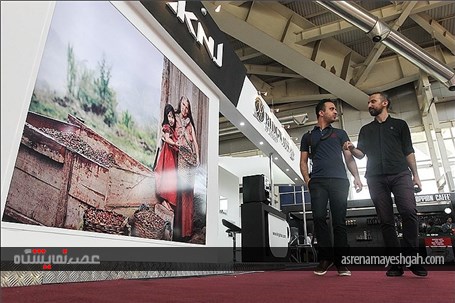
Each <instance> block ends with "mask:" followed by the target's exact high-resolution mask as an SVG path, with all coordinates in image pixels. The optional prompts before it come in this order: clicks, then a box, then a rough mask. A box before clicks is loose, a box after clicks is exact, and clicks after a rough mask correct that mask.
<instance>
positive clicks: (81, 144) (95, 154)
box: [39, 127, 116, 167]
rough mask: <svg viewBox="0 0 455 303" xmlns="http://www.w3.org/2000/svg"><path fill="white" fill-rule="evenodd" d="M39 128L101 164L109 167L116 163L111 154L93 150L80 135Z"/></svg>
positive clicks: (71, 148)
mask: <svg viewBox="0 0 455 303" xmlns="http://www.w3.org/2000/svg"><path fill="white" fill-rule="evenodd" d="M39 129H40V130H41V131H42V132H44V133H46V134H48V135H49V136H51V137H52V138H54V139H55V140H56V141H57V142H59V143H60V144H63V145H65V146H66V147H68V148H69V149H70V150H72V151H74V152H77V153H80V154H82V155H84V156H86V157H87V158H89V159H91V160H93V161H95V162H97V163H99V164H101V165H104V166H106V167H111V166H113V165H115V164H116V163H115V159H114V155H113V154H111V153H107V152H105V151H102V150H95V149H94V148H92V147H91V146H90V145H89V144H88V143H87V142H85V141H84V140H82V138H81V136H80V135H77V134H75V133H70V132H61V131H59V130H56V129H52V128H47V127H40V128H39Z"/></svg>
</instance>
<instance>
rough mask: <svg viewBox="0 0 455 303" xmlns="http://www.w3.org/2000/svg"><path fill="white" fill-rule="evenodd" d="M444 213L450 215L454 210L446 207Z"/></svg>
mask: <svg viewBox="0 0 455 303" xmlns="http://www.w3.org/2000/svg"><path fill="white" fill-rule="evenodd" d="M444 212H445V213H446V214H450V213H452V209H451V208H450V207H446V209H444Z"/></svg>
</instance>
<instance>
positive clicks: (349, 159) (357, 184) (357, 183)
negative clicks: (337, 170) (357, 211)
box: [343, 149, 363, 192]
mask: <svg viewBox="0 0 455 303" xmlns="http://www.w3.org/2000/svg"><path fill="white" fill-rule="evenodd" d="M343 156H344V159H345V161H346V166H347V167H348V169H349V171H350V172H351V174H352V175H353V176H354V188H355V191H356V192H360V191H361V190H362V188H363V184H362V181H361V180H360V176H359V170H358V168H357V163H355V160H354V157H353V156H352V153H351V152H350V151H349V150H346V149H345V150H343Z"/></svg>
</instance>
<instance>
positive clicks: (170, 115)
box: [155, 104, 178, 211]
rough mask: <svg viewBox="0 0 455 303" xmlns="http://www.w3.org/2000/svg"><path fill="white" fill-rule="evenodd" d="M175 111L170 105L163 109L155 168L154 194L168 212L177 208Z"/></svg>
mask: <svg viewBox="0 0 455 303" xmlns="http://www.w3.org/2000/svg"><path fill="white" fill-rule="evenodd" d="M175 122H176V121H175V111H174V107H172V105H171V104H166V106H165V107H164V117H163V123H162V133H163V134H162V137H161V140H162V147H161V151H160V154H159V156H158V160H157V162H156V166H155V187H156V194H157V195H158V197H159V199H160V200H161V201H162V202H161V203H162V205H163V206H164V207H166V208H167V209H168V210H170V211H174V209H175V208H176V207H177V153H178V145H177V133H176V131H175Z"/></svg>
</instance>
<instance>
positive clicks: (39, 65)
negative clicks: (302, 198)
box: [1, 1, 302, 286]
mask: <svg viewBox="0 0 455 303" xmlns="http://www.w3.org/2000/svg"><path fill="white" fill-rule="evenodd" d="M2 8H3V6H2ZM4 9H6V10H7V13H5V14H4V16H5V18H4V20H2V23H3V25H2V27H3V28H4V29H5V30H4V31H3V30H2V74H4V75H8V77H2V88H4V89H2V100H3V101H2V196H1V199H2V200H1V211H2V224H1V235H2V240H1V241H2V261H3V260H4V259H3V258H8V259H5V260H8V261H12V260H13V259H14V261H17V262H14V265H16V266H19V267H18V268H21V267H20V266H24V265H26V264H28V265H30V266H38V267H34V268H39V269H40V272H41V274H40V276H39V277H38V278H36V279H31V280H28V282H24V281H22V282H20V283H32V284H41V283H56V282H67V281H74V280H76V281H79V280H84V279H87V278H86V277H85V278H84V276H83V275H82V274H76V277H75V276H74V273H75V272H74V271H73V272H72V275H70V273H69V272H68V275H66V276H65V275H63V277H62V275H60V276H59V277H57V276H58V275H55V274H54V275H53V274H52V272H51V270H55V269H58V264H60V265H62V264H63V263H58V262H55V260H54V263H53V264H52V262H44V263H43V262H38V261H36V258H35V257H36V254H39V253H41V254H43V255H44V256H42V257H48V256H49V254H53V256H55V255H58V256H59V257H66V256H67V254H68V252H74V253H76V252H78V253H84V250H83V249H84V248H92V249H94V248H99V250H90V251H85V254H87V253H88V252H90V254H92V255H93V256H98V257H99V260H101V261H104V260H107V261H109V262H127V261H129V262H164V261H165V262H171V263H172V262H181V263H182V262H183V263H185V262H186V263H210V264H218V263H223V262H226V263H230V262H231V261H232V255H231V251H230V250H229V253H228V254H227V255H226V254H225V251H224V250H223V249H221V250H219V253H214V252H215V251H214V250H198V253H197V254H196V253H194V254H190V256H187V257H183V258H182V255H181V254H176V255H175V256H174V255H173V254H172V253H169V252H174V250H173V249H178V248H191V249H193V248H194V249H199V248H214V247H221V248H225V247H229V248H230V247H231V246H232V239H231V238H229V235H228V233H226V231H225V230H226V227H225V226H224V225H223V224H222V219H226V220H228V221H230V222H234V224H237V225H239V226H241V222H240V221H241V218H243V215H241V210H240V204H241V202H242V201H241V195H240V194H239V185H240V184H241V181H240V180H239V177H238V176H235V175H234V174H232V173H230V172H229V171H227V170H226V169H224V168H223V167H221V166H220V165H219V157H218V130H219V113H221V114H223V116H224V117H226V118H227V119H228V120H229V121H230V122H231V123H232V124H233V125H234V126H236V127H237V128H238V129H239V130H240V131H241V132H242V133H243V134H244V135H245V136H246V137H247V138H248V139H249V140H250V141H251V142H252V143H253V144H254V145H256V146H257V148H258V149H260V150H261V151H262V152H263V153H264V155H267V157H266V159H267V161H268V166H269V167H268V170H267V173H268V174H265V175H264V174H263V173H261V172H260V171H259V169H258V172H257V173H256V174H258V175H260V176H263V177H265V179H264V180H263V181H264V182H265V183H266V185H267V188H268V190H271V191H272V193H271V194H272V196H273V187H274V180H273V179H274V177H273V174H272V173H271V172H272V171H275V170H279V171H280V174H281V175H283V176H284V178H285V179H286V178H287V179H286V180H290V181H291V182H293V183H296V184H301V183H302V179H301V177H300V172H299V164H298V159H299V150H298V147H297V146H296V145H295V143H294V142H292V140H291V138H290V137H289V135H288V134H287V132H286V131H285V130H284V128H283V127H282V126H281V124H280V122H279V121H278V119H277V118H276V117H275V116H274V115H273V113H271V111H270V108H269V107H268V105H267V103H266V102H265V101H264V99H263V98H262V96H261V93H260V92H258V91H257V90H256V89H255V88H254V86H253V84H252V83H251V82H250V81H249V79H248V78H247V77H246V72H245V69H244V67H243V65H242V64H241V62H240V61H239V59H238V57H237V56H236V54H235V53H234V51H233V50H232V49H231V48H230V46H229V43H228V42H227V40H226V38H225V35H224V33H222V32H221V31H220V30H219V29H218V27H217V26H216V24H215V23H214V22H213V20H212V19H211V17H210V14H209V13H208V12H207V8H205V7H204V6H203V5H202V4H201V3H200V2H196V1H191V2H185V1H179V2H170V3H166V2H161V1H157V2H155V1H144V2H129V1H125V2H97V3H88V2H87V3H85V2H36V3H22V2H18V3H9V4H7V5H5V6H4ZM2 16H3V15H2ZM2 18H3V17H2ZM169 167H172V168H173V169H169ZM261 169H262V168H261ZM266 185H265V184H261V185H259V187H258V186H257V185H255V189H254V190H257V191H259V192H260V191H261V190H264V188H265V187H266ZM260 187H262V188H260ZM220 196H222V199H221V200H223V199H224V200H227V201H226V203H227V208H226V209H229V210H228V211H227V212H224V213H223V212H222V211H221V210H220ZM251 202H252V203H250V204H249V205H256V203H259V204H257V207H258V208H257V210H256V209H253V208H255V207H252V209H249V210H248V211H246V210H245V212H255V213H256V212H257V213H261V215H260V217H261V218H262V217H263V216H262V213H267V214H273V215H269V219H267V221H268V220H271V221H277V225H276V226H278V227H277V228H278V229H279V231H272V230H269V231H268V232H269V235H271V236H266V237H267V238H268V241H271V242H269V243H272V242H274V241H275V242H274V243H278V244H276V245H277V246H287V242H288V241H289V236H290V235H289V226H288V224H287V222H286V216H285V215H283V213H282V212H281V211H280V210H278V208H279V206H277V205H273V203H269V202H267V203H264V202H265V201H251ZM269 204H272V205H269ZM253 215H254V214H253ZM271 226H274V225H273V224H268V223H267V222H266V223H265V225H263V228H271ZM242 228H244V227H242ZM263 232H264V230H261V231H260V233H263ZM262 235H263V236H264V237H265V235H264V234H262ZM238 241H239V243H240V241H241V239H240V238H239V239H238ZM283 243H285V244H286V245H284V244H283ZM264 245H265V244H264ZM267 245H269V244H267ZM8 248H9V250H7V249H8ZM46 248H47V249H48V250H46ZM52 248H56V249H57V248H61V250H62V251H55V252H54V251H53V250H52ZM78 248H79V250H78ZM151 248H157V250H156V251H159V250H158V248H165V249H167V250H163V251H162V252H161V253H156V254H155V253H150V249H151ZM4 249H5V250H4ZM24 249H25V250H24ZM81 249H82V250H81ZM125 249H131V250H130V251H129V252H126V250H125ZM109 250H111V252H109ZM63 251H64V252H63ZM3 252H5V254H4V253H3ZM135 252H137V253H135ZM46 254H47V255H46ZM30 256H32V258H30ZM84 256H85V255H84ZM103 258H104V260H103ZM38 259H39V258H38ZM59 259H60V258H59ZM95 259H96V258H95ZM19 260H20V261H19ZM27 260H28V261H27ZM30 260H33V261H30ZM49 260H50V259H49ZM60 261H61V260H60ZM95 261H96V260H95ZM95 263H96V262H95ZM81 264H90V262H88V263H84V262H81ZM64 265H65V264H64ZM18 268H15V267H14V266H13V267H12V268H11V270H10V271H8V270H6V271H3V273H2V281H4V279H3V275H4V274H5V272H6V274H9V275H13V274H15V273H16V272H17V271H16V270H17V269H18ZM147 269H148V270H144V271H137V270H136V271H134V272H130V273H129V274H128V273H122V274H119V272H117V273H116V274H114V275H113V274H109V275H108V276H103V277H104V278H103V279H116V278H119V277H120V276H121V277H123V278H138V277H144V278H145V277H151V276H156V275H157V271H156V270H154V268H147ZM173 269H174V270H177V269H178V268H177V269H176V268H173ZM43 270H44V271H43ZM195 270H196V269H195ZM220 270H221V271H222V270H226V269H225V268H222V269H220ZM227 270H230V269H229V268H228V269H227ZM76 271H77V270H76ZM165 271H166V268H163V269H162V272H165ZM152 272H153V273H152ZM158 272H159V271H158ZM206 272H207V270H203V271H200V270H199V271H198V273H201V274H204V273H206ZM101 273H102V272H101V271H99V272H98V273H96V272H95V271H94V274H93V275H94V276H93V277H91V278H90V279H95V280H96V279H99V278H100V277H97V275H101ZM180 274H182V275H188V274H195V271H186V272H185V271H184V272H183V273H182V272H180ZM128 275H131V277H130V276H128ZM158 275H160V273H158ZM95 276H96V277H95ZM8 280H9V281H12V280H14V279H11V278H10V279H8ZM30 281H31V282H30ZM2 286H3V285H2ZM9 286H11V285H9Z"/></svg>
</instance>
